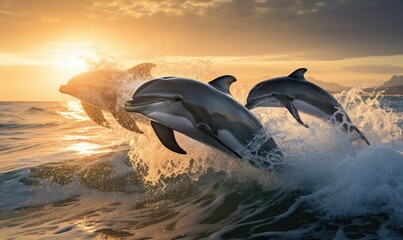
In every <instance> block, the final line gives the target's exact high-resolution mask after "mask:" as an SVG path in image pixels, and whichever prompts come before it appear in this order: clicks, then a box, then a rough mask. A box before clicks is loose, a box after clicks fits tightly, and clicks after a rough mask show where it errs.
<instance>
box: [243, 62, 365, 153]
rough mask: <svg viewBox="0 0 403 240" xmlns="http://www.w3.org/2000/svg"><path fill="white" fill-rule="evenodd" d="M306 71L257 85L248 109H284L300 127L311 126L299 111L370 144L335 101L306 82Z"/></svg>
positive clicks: (249, 97)
mask: <svg viewBox="0 0 403 240" xmlns="http://www.w3.org/2000/svg"><path fill="white" fill-rule="evenodd" d="M306 71H307V69H306V68H300V69H297V70H295V71H294V72H293V73H291V74H290V75H289V76H286V77H278V78H273V79H269V80H265V81H262V82H260V83H258V84H257V85H255V86H254V87H253V88H252V90H251V91H250V92H249V94H248V98H247V103H246V107H247V108H248V109H253V108H256V107H285V108H287V109H288V111H289V112H290V113H291V114H292V116H293V117H294V118H295V119H296V120H297V121H298V122H299V123H300V124H302V125H304V126H305V127H308V125H307V124H305V123H304V122H303V121H302V120H301V118H300V116H299V113H298V111H301V112H304V113H307V114H309V115H312V116H315V117H318V118H320V119H323V120H330V121H331V122H332V123H334V124H338V125H341V126H342V128H343V130H344V131H346V132H355V133H356V134H358V136H359V137H360V138H361V139H362V140H364V141H365V142H366V143H367V144H368V145H369V142H368V140H367V138H366V137H365V136H364V134H362V133H361V132H360V131H359V130H358V128H357V127H355V126H354V125H353V123H352V122H351V120H350V118H349V116H348V115H347V113H346V111H344V109H343V108H342V106H341V105H340V104H339V103H338V102H337V101H336V99H334V97H333V96H332V95H331V94H329V93H328V92H327V91H325V90H323V89H322V88H320V87H319V86H317V85H315V84H313V83H311V82H309V81H307V80H306V79H305V77H304V74H305V72H306Z"/></svg>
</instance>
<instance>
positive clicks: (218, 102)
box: [125, 75, 281, 164]
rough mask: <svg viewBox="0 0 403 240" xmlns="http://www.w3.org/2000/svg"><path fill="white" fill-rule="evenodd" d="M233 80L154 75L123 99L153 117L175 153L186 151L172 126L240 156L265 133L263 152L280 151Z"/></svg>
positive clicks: (127, 107) (155, 126)
mask: <svg viewBox="0 0 403 240" xmlns="http://www.w3.org/2000/svg"><path fill="white" fill-rule="evenodd" d="M235 81H236V79H235V78H234V77H233V76H228V75H227V76H222V77H219V78H217V79H215V80H213V81H211V82H210V83H209V84H206V83H203V82H199V81H196V80H191V79H185V78H176V77H165V78H158V79H154V80H151V81H149V82H146V83H145V84H143V85H141V86H140V87H139V88H138V89H137V90H136V92H135V93H134V95H133V100H131V101H127V102H126V103H125V110H126V111H129V112H137V113H140V114H142V115H144V116H146V117H148V118H149V119H151V120H152V121H151V124H152V127H153V129H154V131H155V132H156V134H157V136H158V138H159V139H160V141H161V142H162V144H164V146H165V147H167V148H168V149H170V150H171V151H174V152H176V153H180V154H186V152H185V151H184V150H183V149H182V148H181V147H180V146H179V145H178V143H177V142H176V140H175V137H174V132H173V130H175V131H178V132H180V133H183V134H184V135H186V136H189V137H191V138H193V139H195V140H197V141H199V142H202V143H205V144H207V145H209V146H211V147H213V148H216V149H218V150H221V151H224V152H226V153H231V154H234V155H236V156H238V157H239V158H241V155H242V152H243V150H245V149H247V148H248V144H249V143H250V142H251V141H252V140H253V139H254V138H255V137H256V136H258V135H259V134H262V133H263V135H264V137H265V142H264V143H263V144H262V145H261V146H260V149H259V154H260V153H262V154H263V153H269V152H274V153H276V154H279V155H281V153H280V152H279V151H278V149H277V145H276V143H275V142H274V140H273V138H271V137H268V136H267V135H265V133H264V129H263V126H262V125H261V123H260V122H259V120H258V119H257V118H256V117H255V116H254V115H253V114H251V113H250V112H249V111H248V110H247V109H246V108H245V107H243V106H242V105H241V104H239V103H238V102H237V101H236V100H235V99H233V98H232V96H231V95H230V93H229V86H230V85H231V83H233V82H235ZM266 139H267V140H266ZM276 151H277V152H276ZM265 156H266V155H265ZM251 164H253V162H251Z"/></svg>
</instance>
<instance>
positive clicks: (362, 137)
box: [349, 126, 370, 146]
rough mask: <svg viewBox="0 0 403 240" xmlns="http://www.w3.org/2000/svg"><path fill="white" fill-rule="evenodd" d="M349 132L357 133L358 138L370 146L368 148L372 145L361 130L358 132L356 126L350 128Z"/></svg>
mask: <svg viewBox="0 0 403 240" xmlns="http://www.w3.org/2000/svg"><path fill="white" fill-rule="evenodd" d="M349 131H350V132H352V131H355V132H356V133H357V134H358V136H359V137H360V138H361V139H362V140H363V141H364V142H365V143H366V144H368V146H369V145H370V143H369V141H368V139H367V138H366V137H365V136H364V134H362V132H361V131H360V130H358V128H357V127H356V126H349Z"/></svg>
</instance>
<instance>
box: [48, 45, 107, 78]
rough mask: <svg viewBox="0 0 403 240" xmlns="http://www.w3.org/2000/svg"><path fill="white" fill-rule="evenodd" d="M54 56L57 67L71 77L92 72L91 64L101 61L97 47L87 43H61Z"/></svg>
mask: <svg viewBox="0 0 403 240" xmlns="http://www.w3.org/2000/svg"><path fill="white" fill-rule="evenodd" d="M53 55H54V59H55V62H54V63H55V65H57V67H58V68H60V69H61V70H62V71H63V72H65V73H66V74H67V75H69V76H74V75H77V74H79V73H81V72H84V71H88V70H91V66H90V64H89V63H90V62H95V61H98V60H99V59H100V54H99V53H98V52H97V50H96V49H95V47H94V46H92V45H90V44H86V43H60V44H59V45H58V46H57V48H56V49H54V53H53Z"/></svg>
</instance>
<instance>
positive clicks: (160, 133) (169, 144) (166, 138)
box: [151, 121, 186, 154]
mask: <svg viewBox="0 0 403 240" xmlns="http://www.w3.org/2000/svg"><path fill="white" fill-rule="evenodd" d="M151 126H152V127H153V129H154V131H155V133H156V134H157V137H158V139H159V140H160V141H161V143H162V144H163V145H164V146H165V147H166V148H168V149H169V150H171V151H173V152H176V153H179V154H186V152H185V150H183V149H182V148H181V147H180V146H179V145H178V143H177V142H176V139H175V135H174V131H173V130H172V128H169V127H166V126H164V125H162V124H159V123H157V122H154V121H151Z"/></svg>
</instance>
